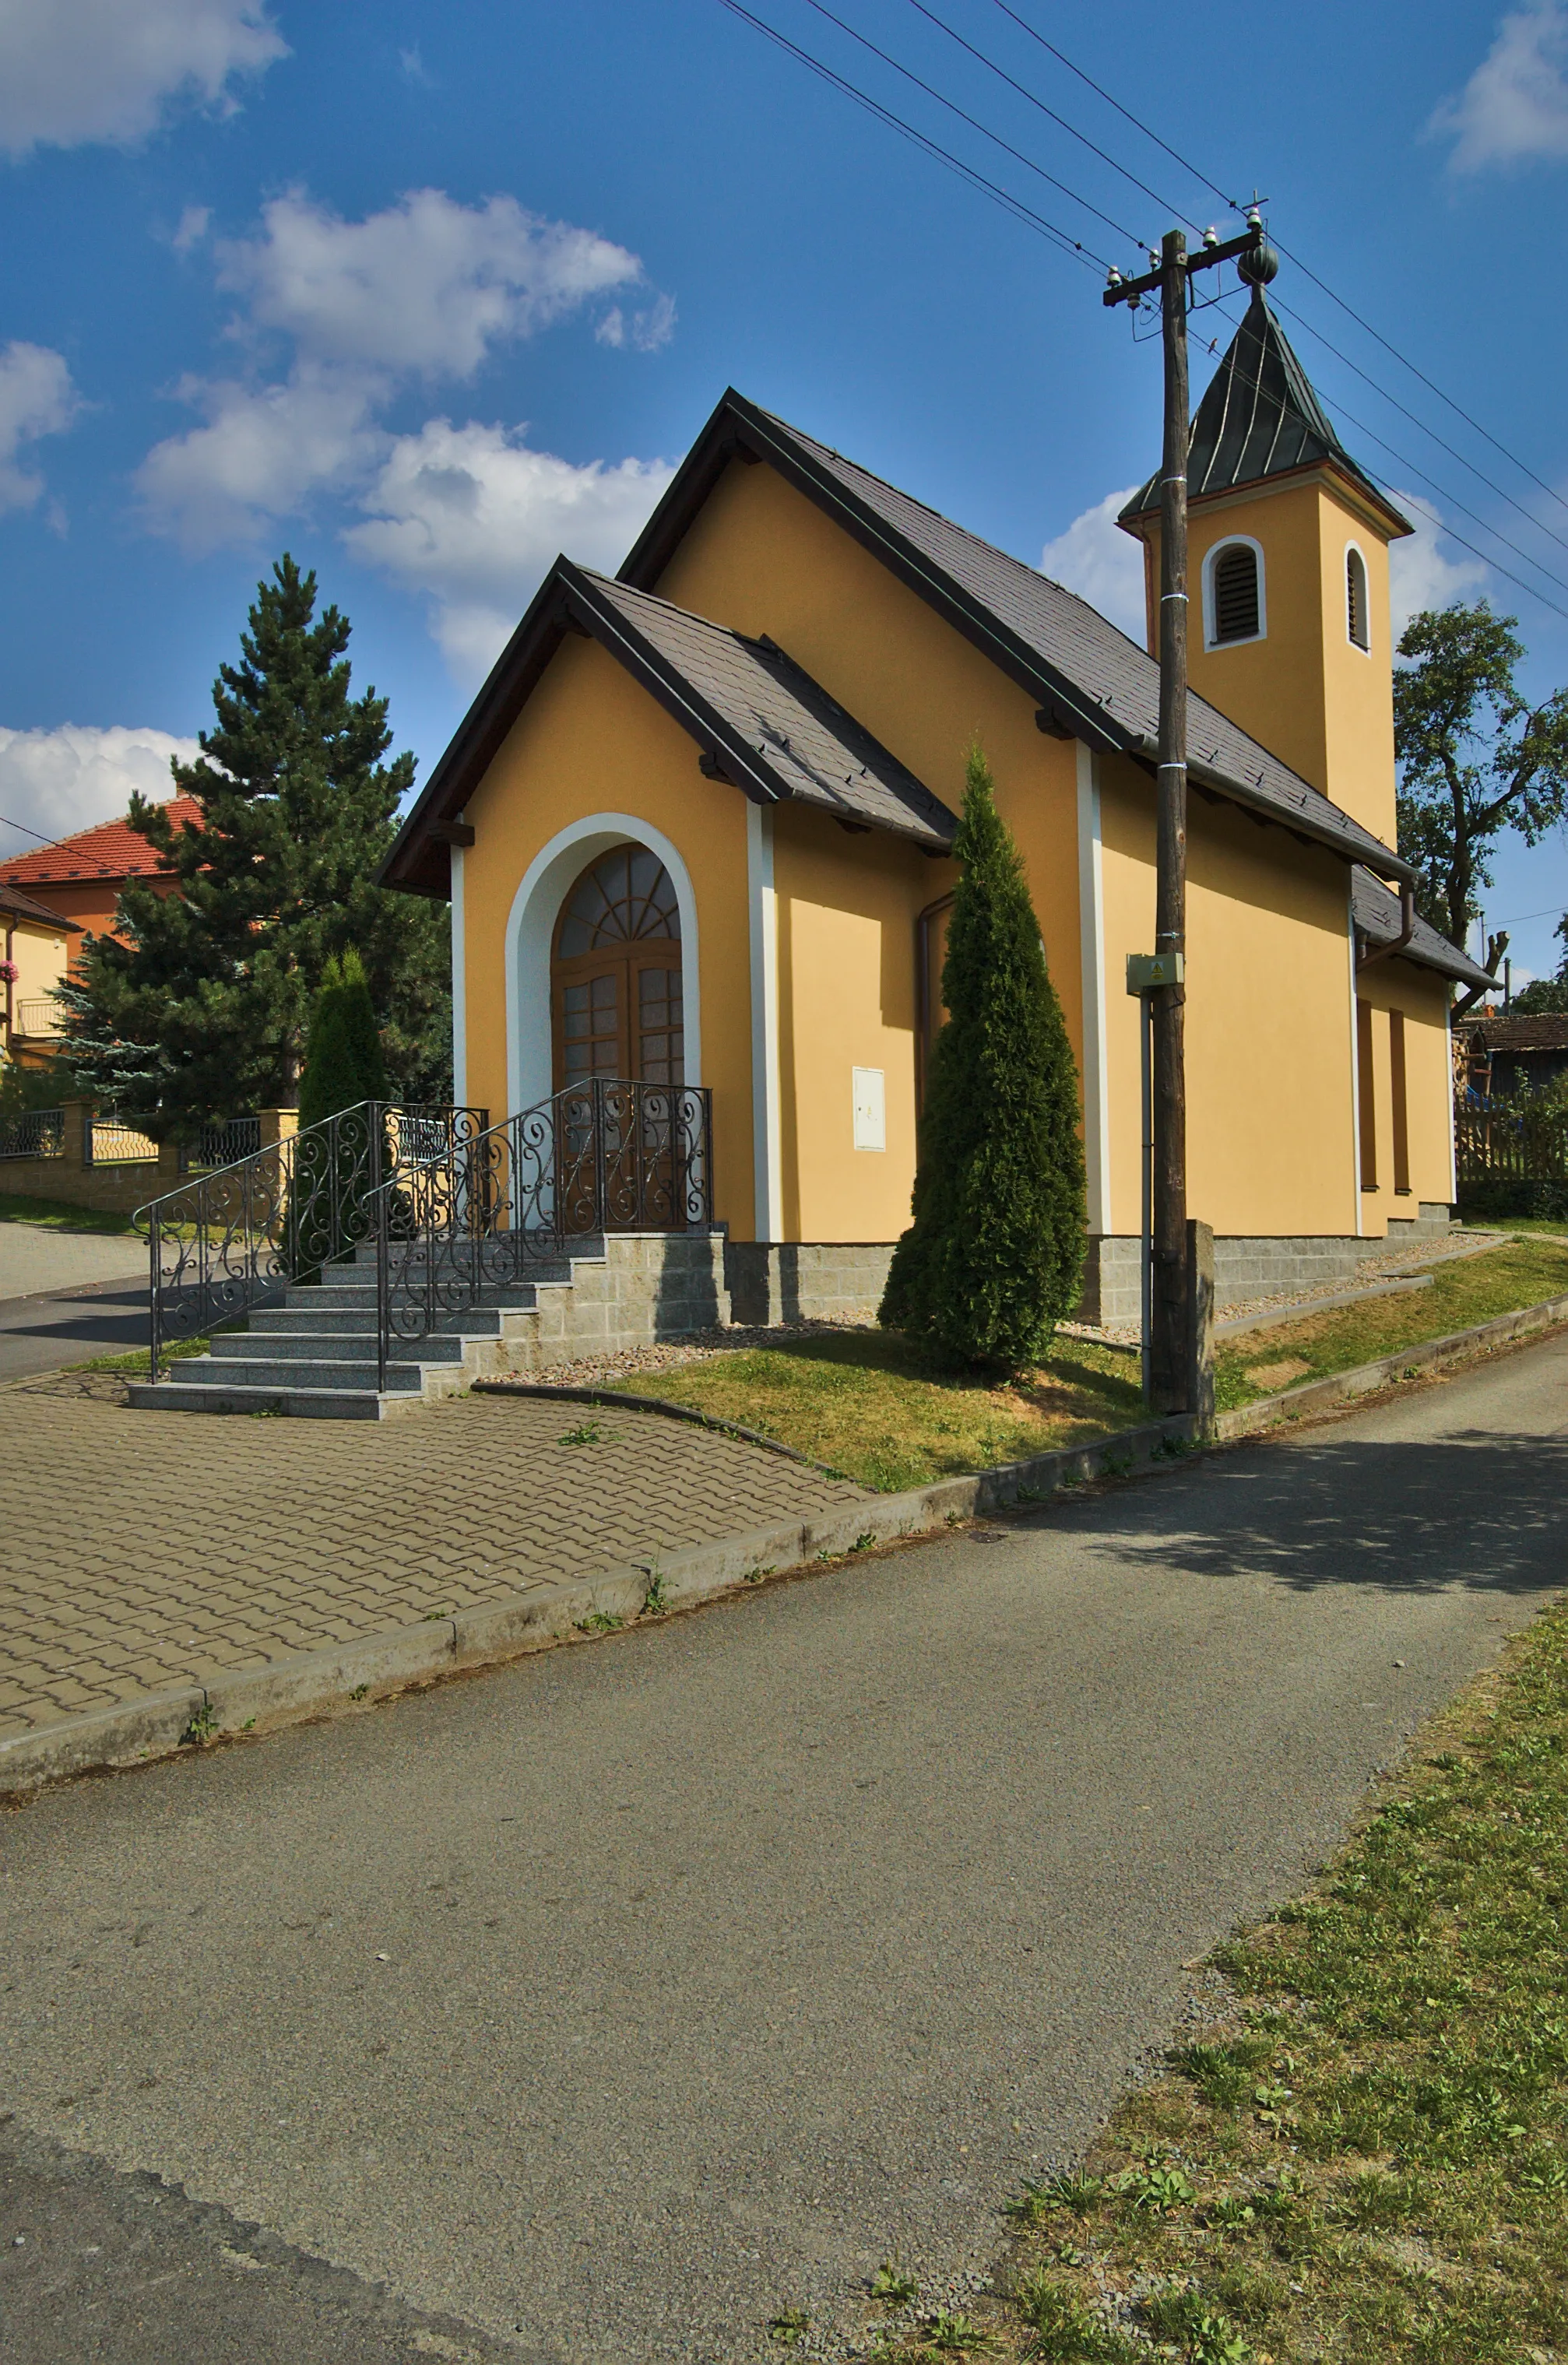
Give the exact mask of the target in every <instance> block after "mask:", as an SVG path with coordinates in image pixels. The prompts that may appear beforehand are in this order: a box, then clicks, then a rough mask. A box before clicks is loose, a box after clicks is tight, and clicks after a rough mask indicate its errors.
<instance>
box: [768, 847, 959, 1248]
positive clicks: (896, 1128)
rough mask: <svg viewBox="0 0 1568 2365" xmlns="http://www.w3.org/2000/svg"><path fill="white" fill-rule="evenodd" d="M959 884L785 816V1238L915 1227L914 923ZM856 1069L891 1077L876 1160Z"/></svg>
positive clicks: (777, 882) (908, 850)
mask: <svg viewBox="0 0 1568 2365" xmlns="http://www.w3.org/2000/svg"><path fill="white" fill-rule="evenodd" d="M951 872H952V866H951V864H949V863H941V864H935V863H932V862H929V861H927V860H926V859H925V857H924V856H923V855H922V854H921V853H920V852H919V850H918V849H917V848H916V847H914V846H909V845H907V844H901V843H900V842H899V841H898V840H897V839H893V838H890V837H887V836H885V835H884V836H869V835H868V836H860V835H855V836H851V835H846V832H845V831H843V830H841V829H840V828H839V826H838V824H837V823H836V822H834V821H833V820H832V819H831V818H830V817H829V816H828V815H826V814H825V813H813V812H812V810H811V809H810V808H809V807H807V806H803V805H796V806H788V805H786V806H779V807H778V808H777V810H776V812H775V814H774V823H773V876H774V886H775V890H776V892H777V896H778V1066H779V1087H780V1090H779V1098H780V1109H779V1121H780V1148H781V1150H782V1161H781V1162H782V1166H783V1175H784V1204H783V1209H782V1215H783V1223H784V1233H785V1237H786V1239H791V1240H823V1241H846V1242H848V1241H869V1240H884V1241H885V1240H893V1239H897V1238H898V1236H899V1234H900V1233H901V1232H902V1230H903V1229H904V1227H906V1225H907V1224H908V1222H909V1203H910V1192H911V1189H912V1187H913V1182H914V1158H915V1027H916V980H915V919H916V915H917V914H918V913H919V912H920V911H921V910H922V909H923V907H924V905H925V904H926V903H928V902H931V901H932V900H933V899H934V897H935V896H936V895H937V894H939V893H940V892H942V891H943V886H944V883H945V881H946V879H947V878H948V877H950V876H951ZM934 874H936V876H935V879H934ZM857 1068H874V1069H878V1070H880V1071H881V1073H882V1076H883V1080H884V1092H885V1097H886V1111H887V1141H886V1148H885V1149H880V1150H875V1149H856V1147H855V1126H854V1099H853V1091H854V1070H856V1069H857Z"/></svg>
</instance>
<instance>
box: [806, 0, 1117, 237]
mask: <svg viewBox="0 0 1568 2365" xmlns="http://www.w3.org/2000/svg"><path fill="white" fill-rule="evenodd" d="M806 6H807V7H808V8H814V9H815V10H816V12H817V15H818V16H819V17H825V18H826V20H827V22H828V23H829V24H830V25H836V26H837V28H838V29H839V31H840V32H841V33H845V34H847V36H848V38H849V39H850V40H852V41H858V43H859V44H860V47H861V48H862V49H863V50H869V52H870V54H871V56H872V57H874V58H879V59H880V60H881V62H882V63H883V64H884V65H885V66H890V67H891V68H892V71H893V72H894V73H896V74H902V76H903V78H904V80H905V82H908V83H913V84H914V87H915V89H916V90H922V91H924V93H925V95H926V97H927V98H934V99H935V101H936V104H937V106H945V107H946V110H947V112H948V114H949V115H956V116H957V117H958V120H959V122H960V123H967V124H968V125H969V129H970V130H971V131H978V132H979V133H980V138H981V139H982V140H990V141H991V144H992V145H993V146H994V147H997V148H1000V149H1001V150H1002V152H1003V154H1004V155H1008V156H1011V157H1012V158H1013V160H1014V163H1018V164H1022V165H1023V167H1024V169H1025V172H1026V173H1037V174H1039V177H1040V179H1041V180H1042V181H1048V182H1049V184H1050V185H1051V187H1052V188H1053V189H1059V190H1060V192H1061V194H1062V196H1064V197H1070V198H1071V200H1072V202H1073V204H1074V205H1075V206H1081V207H1083V210H1084V212H1085V213H1086V214H1092V215H1093V217H1094V219H1095V220H1096V221H1100V222H1103V223H1104V225H1105V227H1106V229H1107V230H1114V231H1115V233H1116V236H1117V237H1118V238H1125V239H1129V240H1131V241H1132V243H1133V244H1134V245H1135V246H1140V245H1142V244H1143V243H1144V241H1142V240H1141V239H1140V238H1139V237H1138V236H1137V232H1136V230H1128V229H1127V228H1126V224H1125V223H1123V222H1119V221H1116V220H1114V219H1113V218H1112V217H1111V215H1109V214H1107V213H1102V212H1101V210H1100V208H1099V207H1098V206H1093V205H1091V204H1090V202H1089V199H1088V198H1087V197H1083V196H1080V195H1079V193H1078V191H1077V190H1076V189H1075V188H1072V187H1070V185H1069V184H1068V183H1067V182H1066V181H1058V178H1057V176H1056V174H1054V173H1047V170H1046V168H1045V166H1044V165H1043V164H1036V162H1035V160H1034V158H1033V157H1032V156H1025V153H1024V151H1023V150H1022V149H1021V148H1014V145H1013V144H1012V142H1011V140H1004V139H1003V138H1002V134H1001V133H1000V132H999V131H992V130H991V128H990V126H989V125H988V124H984V123H981V122H980V118H978V116H973V115H969V114H967V113H966V112H965V110H964V108H963V107H961V106H959V105H958V102H957V100H955V99H951V98H947V97H946V96H944V95H943V93H942V92H941V91H939V90H937V89H936V88H935V86H934V85H933V84H931V83H928V82H925V81H924V80H923V79H922V78H921V76H920V75H919V74H917V73H915V72H914V71H913V68H912V67H910V66H906V65H901V63H900V62H899V61H898V59H897V58H895V57H894V56H892V55H891V53H890V51H889V50H883V49H879V47H878V45H877V43H876V42H875V41H873V40H871V39H868V36H867V35H866V34H864V33H859V32H857V31H856V29H855V27H854V26H853V25H850V24H846V22H845V19H844V18H843V17H837V16H834V12H833V10H832V9H831V8H829V7H827V6H824V5H823V0H806ZM934 21H935V20H934ZM944 29H946V28H944ZM965 46H966V48H967V47H968V44H967V43H966V44H965ZM975 54H976V55H977V56H978V55H979V54H980V53H979V51H978V50H977V51H976V53H975ZM1048 112H1049V109H1048V108H1047V113H1048ZM1156 202H1157V203H1158V202H1159V201H1158V199H1157V200H1156Z"/></svg>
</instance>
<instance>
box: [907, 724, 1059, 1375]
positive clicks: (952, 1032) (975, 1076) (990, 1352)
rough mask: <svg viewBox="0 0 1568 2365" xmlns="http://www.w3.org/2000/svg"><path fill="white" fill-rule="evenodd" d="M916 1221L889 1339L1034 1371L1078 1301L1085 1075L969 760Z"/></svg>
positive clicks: (1012, 850)
mask: <svg viewBox="0 0 1568 2365" xmlns="http://www.w3.org/2000/svg"><path fill="white" fill-rule="evenodd" d="M953 852H954V855H955V857H957V859H958V863H959V865H960V866H961V868H960V874H959V878H958V885H957V887H956V889H955V891H954V895H953V909H952V915H951V919H950V921H949V924H948V931H947V957H946V962H945V964H944V967H943V970H942V999H943V1002H944V1003H945V1005H946V1010H947V1012H948V1019H947V1024H946V1026H944V1027H943V1029H942V1032H941V1034H940V1035H939V1036H938V1037H937V1040H936V1044H935V1050H934V1052H933V1055H932V1060H931V1070H930V1076H929V1079H928V1083H927V1090H926V1101H925V1110H924V1116H923V1117H922V1120H921V1126H920V1151H919V1160H918V1166H917V1171H916V1174H915V1182H914V1196H913V1211H912V1212H913V1222H912V1224H911V1226H910V1228H909V1230H908V1231H907V1232H905V1233H904V1235H903V1238H902V1239H901V1240H900V1242H899V1244H898V1247H897V1248H896V1250H894V1252H893V1261H892V1267H891V1270H890V1273H889V1276H888V1285H887V1291H886V1294H885V1295H884V1296H883V1299H882V1307H881V1319H882V1321H883V1322H884V1323H886V1324H888V1325H889V1327H890V1328H894V1329H901V1330H905V1331H908V1332H910V1333H911V1334H912V1335H913V1336H915V1337H922V1338H925V1339H929V1340H930V1341H931V1342H932V1344H933V1345H934V1346H935V1347H936V1348H937V1349H938V1350H939V1351H941V1352H942V1353H943V1354H944V1355H946V1356H947V1357H950V1358H951V1359H953V1360H954V1361H956V1362H961V1363H981V1364H992V1365H998V1366H1000V1367H1002V1369H1003V1370H1007V1371H1019V1370H1022V1369H1024V1368H1025V1367H1026V1366H1027V1365H1029V1364H1030V1363H1033V1362H1037V1361H1038V1360H1039V1358H1040V1356H1041V1354H1042V1353H1043V1352H1044V1351H1045V1348H1046V1346H1047V1342H1048V1341H1049V1339H1050V1336H1051V1333H1052V1331H1053V1330H1054V1328H1055V1327H1056V1325H1057V1323H1058V1322H1059V1321H1061V1320H1062V1319H1063V1318H1064V1317H1066V1316H1067V1315H1070V1313H1071V1311H1072V1309H1073V1307H1074V1306H1075V1305H1076V1304H1077V1302H1078V1295H1079V1283H1080V1277H1081V1272H1082V1269H1083V1254H1084V1246H1085V1238H1086V1224H1085V1213H1084V1181H1083V1150H1082V1146H1081V1142H1080V1139H1079V1131H1078V1120H1079V1094H1078V1071H1077V1068H1076V1066H1075V1064H1074V1061H1073V1057H1072V1048H1071V1046H1070V1043H1069V1041H1068V1038H1067V1029H1066V1027H1065V1026H1064V1025H1063V1023H1062V1014H1061V1005H1060V1004H1059V1003H1058V1000H1057V997H1056V992H1055V989H1054V987H1053V986H1052V984H1051V981H1050V977H1049V975H1048V973H1047V968H1046V956H1045V947H1043V945H1042V944H1041V941H1040V929H1039V923H1038V921H1037V920H1036V917H1035V911H1034V906H1033V904H1032V903H1031V902H1030V900H1029V891H1028V888H1027V886H1026V885H1025V879H1024V871H1023V866H1022V864H1021V862H1020V861H1019V858H1018V852H1017V848H1016V847H1015V846H1014V843H1013V840H1012V837H1011V836H1010V835H1009V833H1008V831H1007V828H1006V825H1005V824H1004V823H1003V822H1002V819H1001V816H1000V815H999V814H998V813H997V810H996V803H995V795H994V783H993V782H992V779H991V771H990V768H989V766H988V765H987V763H986V760H985V757H984V756H983V755H982V754H981V753H980V749H979V748H978V747H976V748H972V749H971V750H970V753H969V773H968V782H967V786H966V789H965V793H964V810H963V817H962V820H961V822H960V824H959V827H958V836H957V838H956V839H955V841H954V846H953Z"/></svg>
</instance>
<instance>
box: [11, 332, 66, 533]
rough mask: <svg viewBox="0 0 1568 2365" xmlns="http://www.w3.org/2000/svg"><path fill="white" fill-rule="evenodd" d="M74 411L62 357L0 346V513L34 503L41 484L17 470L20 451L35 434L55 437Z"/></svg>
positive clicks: (37, 348) (34, 348) (36, 348)
mask: <svg viewBox="0 0 1568 2365" xmlns="http://www.w3.org/2000/svg"><path fill="white" fill-rule="evenodd" d="M76 408H77V398H76V391H75V388H74V387H73V385H72V383H71V372H70V371H69V370H68V369H67V368H66V366H65V362H64V359H63V357H62V355H61V354H59V353H51V352H50V348H49V347H48V346H47V345H26V344H20V343H16V342H13V343H11V344H8V345H6V346H4V347H0V510H25V509H28V508H30V507H31V505H32V503H33V502H34V501H36V500H37V499H38V497H39V494H40V493H41V492H42V490H43V479H42V477H41V476H33V475H31V474H30V473H29V472H28V469H26V468H25V467H21V466H19V465H17V463H18V458H19V455H20V452H21V447H22V445H23V444H24V443H35V442H36V441H37V440H38V438H39V436H40V435H58V434H59V432H60V431H61V429H62V427H68V426H69V425H70V423H71V420H72V417H73V413H74V412H75V410H76Z"/></svg>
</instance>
